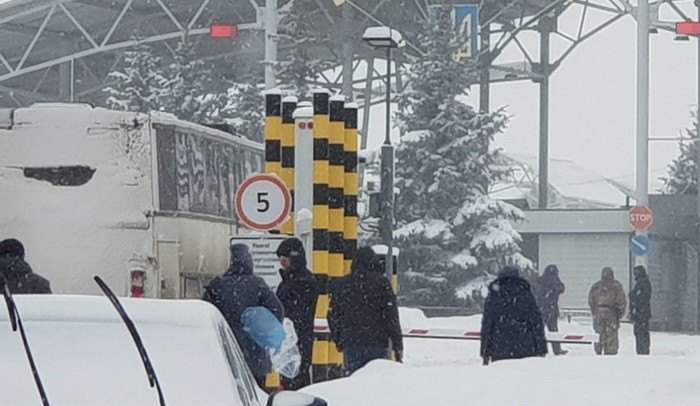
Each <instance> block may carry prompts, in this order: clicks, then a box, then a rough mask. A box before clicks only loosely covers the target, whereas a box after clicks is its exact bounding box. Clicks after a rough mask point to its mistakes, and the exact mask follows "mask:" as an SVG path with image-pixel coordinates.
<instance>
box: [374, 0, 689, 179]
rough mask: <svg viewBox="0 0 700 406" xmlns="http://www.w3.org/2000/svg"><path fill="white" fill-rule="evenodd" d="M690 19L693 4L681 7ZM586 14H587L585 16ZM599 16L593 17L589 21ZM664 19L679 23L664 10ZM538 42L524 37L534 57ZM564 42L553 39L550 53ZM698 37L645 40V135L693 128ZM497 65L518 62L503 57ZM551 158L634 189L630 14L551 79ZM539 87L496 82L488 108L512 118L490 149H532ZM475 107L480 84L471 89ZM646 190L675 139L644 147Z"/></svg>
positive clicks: (378, 114)
mask: <svg viewBox="0 0 700 406" xmlns="http://www.w3.org/2000/svg"><path fill="white" fill-rule="evenodd" d="M679 4H681V6H682V8H683V9H684V10H686V12H687V13H689V15H691V16H695V15H696V13H697V12H696V11H694V7H693V6H692V3H690V2H685V3H679ZM580 10H581V8H580V7H578V6H572V8H571V9H570V10H568V11H567V12H566V14H565V15H564V16H563V17H562V20H561V22H560V24H561V27H562V29H564V30H566V31H568V32H569V33H572V30H573V31H574V32H575V30H576V27H577V25H578V21H579V20H578V15H579V14H580ZM589 15H590V14H589ZM603 17H605V16H604V15H601V14H598V15H595V14H594V15H593V16H592V17H591V19H590V22H591V23H595V22H599V21H601V20H600V19H601V18H603ZM661 17H662V18H661V19H662V20H673V21H675V20H677V19H676V18H674V16H673V15H671V14H669V13H667V12H662V15H661ZM537 44H538V41H537V37H536V36H532V38H526V46H527V47H529V48H531V49H532V51H531V56H532V57H533V59H538V48H537ZM563 44H565V43H564V42H562V41H559V40H557V39H553V40H552V48H553V52H554V53H557V51H560V50H561V49H562V45H563ZM697 46H698V45H697V39H691V41H687V42H679V41H674V35H673V34H672V33H668V32H665V31H661V32H660V33H659V34H654V35H651V68H650V71H651V75H650V82H651V86H650V105H651V111H650V120H649V121H650V136H651V137H675V136H677V134H678V133H679V131H681V130H682V129H684V128H685V127H687V126H689V125H690V124H691V119H690V110H691V107H692V108H694V106H695V104H696V98H697V86H696V77H697ZM504 57H505V58H501V59H500V60H499V62H509V61H518V60H522V57H521V56H519V54H518V53H517V52H509V53H508V54H507V55H504ZM550 87H551V92H550V103H551V104H550V155H551V157H555V158H560V159H568V160H571V161H574V162H575V163H577V164H578V165H580V166H583V167H586V168H588V169H591V170H593V171H595V172H597V173H599V174H600V175H603V176H605V177H609V178H615V179H616V180H618V181H623V182H624V183H625V184H629V185H630V186H633V185H634V173H635V131H636V121H635V120H636V23H635V21H634V20H633V19H632V17H630V16H626V17H624V18H623V19H621V20H619V21H617V22H615V23H614V24H613V25H612V26H610V27H608V28H607V29H605V30H604V31H602V32H600V33H598V34H597V35H595V36H593V37H592V38H591V39H589V40H588V41H586V42H584V43H583V44H582V45H581V46H580V47H578V48H577V49H576V50H575V51H574V52H573V53H572V54H571V55H569V57H568V58H567V59H566V60H565V61H564V62H563V64H562V65H561V66H560V67H559V69H558V70H557V71H556V72H555V73H554V75H553V76H552V78H551V81H550ZM538 88H539V87H538V85H536V84H534V83H532V82H511V83H504V84H496V85H493V86H492V89H491V107H492V108H496V107H500V106H507V107H508V112H509V113H510V114H511V115H513V120H512V122H511V125H510V128H509V129H508V131H507V132H506V133H505V134H504V135H501V136H500V137H498V138H497V140H496V144H497V145H499V146H501V147H503V148H504V149H505V151H506V152H508V151H510V152H515V153H520V154H528V155H533V156H534V155H536V154H537V152H538V114H539V113H538V101H539V96H538V94H539V91H538ZM472 93H473V96H472V98H471V99H472V102H473V104H474V105H478V87H475V88H474V89H473V90H472ZM372 115H373V117H372V125H371V131H370V146H373V145H374V146H376V145H379V144H380V143H381V142H382V139H383V120H382V118H383V108H382V107H381V106H377V108H376V109H374V110H373V111H372ZM649 150H650V164H649V167H650V187H651V188H652V189H650V191H652V190H653V189H654V188H658V187H659V186H660V184H659V182H658V179H657V178H658V177H659V176H663V175H664V174H665V173H666V166H667V164H668V163H669V162H670V161H671V160H672V159H673V158H674V157H675V156H676V155H677V151H678V147H677V144H676V143H675V142H668V141H666V142H651V143H650V147H649Z"/></svg>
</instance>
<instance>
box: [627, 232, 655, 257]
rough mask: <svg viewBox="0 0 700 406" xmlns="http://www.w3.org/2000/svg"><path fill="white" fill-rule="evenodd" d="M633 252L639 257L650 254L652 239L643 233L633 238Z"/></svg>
mask: <svg viewBox="0 0 700 406" xmlns="http://www.w3.org/2000/svg"><path fill="white" fill-rule="evenodd" d="M631 245H632V253H633V254H634V255H636V256H638V257H643V256H645V255H649V252H651V241H649V239H648V238H647V237H645V236H643V235H637V236H635V237H634V238H632V243H631Z"/></svg>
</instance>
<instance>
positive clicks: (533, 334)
mask: <svg viewBox="0 0 700 406" xmlns="http://www.w3.org/2000/svg"><path fill="white" fill-rule="evenodd" d="M546 354H547V340H546V338H545V334H544V324H543V322H542V315H541V313H540V309H539V308H538V307H537V302H536V301H535V297H534V296H533V294H532V292H531V291H530V284H529V283H528V282H527V281H526V280H525V279H523V278H521V277H520V275H519V269H518V268H517V267H513V266H506V267H505V268H503V270H502V271H501V272H500V273H499V274H498V278H496V280H495V281H493V282H492V283H491V284H490V285H489V294H488V296H487V297H486V303H485V304H484V315H483V318H482V319H481V357H482V358H483V360H484V365H488V364H489V363H490V362H491V361H498V360H503V359H516V358H527V357H536V356H544V355H546Z"/></svg>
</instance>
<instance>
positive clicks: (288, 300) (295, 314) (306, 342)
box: [277, 238, 319, 390]
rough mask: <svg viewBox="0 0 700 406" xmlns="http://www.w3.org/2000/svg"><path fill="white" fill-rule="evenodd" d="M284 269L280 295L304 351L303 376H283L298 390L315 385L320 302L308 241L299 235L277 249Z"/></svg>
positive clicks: (286, 386) (290, 387)
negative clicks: (313, 355) (310, 266)
mask: <svg viewBox="0 0 700 406" xmlns="http://www.w3.org/2000/svg"><path fill="white" fill-rule="evenodd" d="M277 257H278V258H279V260H280V264H281V265H282V269H280V271H279V272H280V276H281V277H282V282H281V283H280V285H279V286H278V287H277V297H278V298H279V299H280V301H281V302H282V304H283V305H284V308H285V310H286V312H287V318H288V319H290V320H291V321H292V322H293V323H294V330H295V331H296V333H297V338H298V342H297V346H298V348H299V352H300V353H301V366H300V368H299V375H297V376H296V377H295V378H293V379H287V378H282V386H283V387H284V389H286V390H297V389H301V388H303V387H305V386H308V385H310V384H311V351H312V349H313V343H314V319H315V314H316V302H317V301H318V293H319V291H318V285H317V283H316V279H315V278H314V276H313V274H312V273H311V271H309V270H308V268H307V267H306V251H305V250H304V244H303V243H302V242H301V241H300V240H299V239H297V238H288V239H286V240H284V241H282V243H281V244H280V245H279V247H278V248H277Z"/></svg>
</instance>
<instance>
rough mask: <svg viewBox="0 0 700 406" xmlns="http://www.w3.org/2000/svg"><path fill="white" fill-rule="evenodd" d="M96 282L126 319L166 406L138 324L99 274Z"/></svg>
mask: <svg viewBox="0 0 700 406" xmlns="http://www.w3.org/2000/svg"><path fill="white" fill-rule="evenodd" d="M94 279H95V282H97V284H98V285H99V286H100V289H102V292H104V294H105V296H107V298H108V299H109V301H110V302H112V305H114V308H115V309H117V313H119V316H121V318H122V320H123V321H124V324H126V328H127V329H129V333H131V338H133V339H134V344H136V348H137V349H138V350H139V354H140V355H141V361H142V362H143V366H144V367H145V368H146V375H148V383H149V384H150V385H151V388H153V387H154V386H155V388H156V390H157V391H158V399H159V400H160V406H165V399H164V398H163V391H162V390H161V389H160V382H158V377H157V376H156V371H155V369H153V364H151V360H150V359H149V358H148V353H146V347H144V346H143V341H141V336H139V332H138V331H137V330H136V326H135V325H134V322H133V321H131V319H130V318H129V315H128V314H126V310H124V306H122V304H121V303H120V302H119V299H117V296H116V295H115V294H114V292H112V289H110V288H109V286H107V284H106V283H105V282H104V281H103V280H102V278H100V277H99V276H95V278H94Z"/></svg>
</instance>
